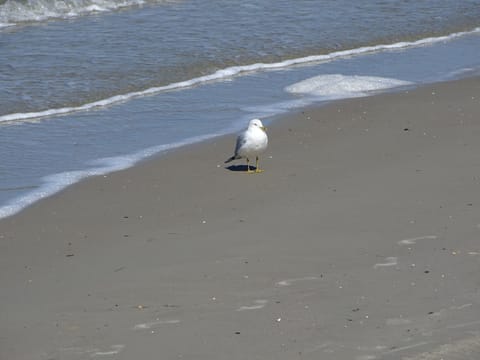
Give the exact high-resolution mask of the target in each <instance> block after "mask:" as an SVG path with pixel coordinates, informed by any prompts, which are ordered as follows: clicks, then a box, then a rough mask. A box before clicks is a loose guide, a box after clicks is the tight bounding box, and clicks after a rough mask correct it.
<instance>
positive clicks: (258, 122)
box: [248, 119, 267, 131]
mask: <svg viewBox="0 0 480 360" xmlns="http://www.w3.org/2000/svg"><path fill="white" fill-rule="evenodd" d="M255 127H258V128H260V129H262V130H263V131H265V130H267V128H266V127H265V126H263V124H262V121H261V120H260V119H253V120H250V122H249V123H248V128H249V129H253V128H255Z"/></svg>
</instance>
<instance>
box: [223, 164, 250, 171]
mask: <svg viewBox="0 0 480 360" xmlns="http://www.w3.org/2000/svg"><path fill="white" fill-rule="evenodd" d="M225 169H227V170H230V171H233V172H247V165H230V166H227V167H226V168H225ZM250 170H253V171H255V170H256V167H255V166H252V165H250Z"/></svg>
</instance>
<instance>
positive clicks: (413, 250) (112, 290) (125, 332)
mask: <svg viewBox="0 0 480 360" xmlns="http://www.w3.org/2000/svg"><path fill="white" fill-rule="evenodd" d="M479 115H480V79H479V78H478V77H476V78H467V79H461V80H456V81H452V82H447V83H436V84H429V85H426V86H421V87H419V88H415V89H412V90H407V91H402V92H395V93H384V94H379V95H375V96H371V97H364V98H355V99H345V100H339V101H335V102H333V103H329V104H326V105H324V106H320V107H316V106H315V105H313V106H310V107H307V108H305V109H303V110H299V111H294V112H293V113H289V114H288V115H285V116H283V115H282V116H280V117H278V120H275V121H274V122H273V124H272V125H271V129H270V131H269V137H270V146H269V149H268V150H267V152H266V153H265V155H264V156H263V157H262V158H261V162H260V165H261V166H262V168H264V169H265V172H264V173H262V174H260V175H245V174H241V173H238V172H236V171H230V170H228V169H225V168H224V167H223V161H224V160H225V159H226V158H227V157H228V156H229V155H231V152H232V151H233V146H234V140H235V136H234V135H228V136H222V137H220V138H217V139H214V140H211V141H207V142H203V143H200V144H192V145H188V146H186V147H182V148H180V149H176V150H174V151H173V152H171V153H169V154H162V155H160V156H158V157H156V158H150V159H147V160H146V161H142V162H141V163H139V164H137V165H135V166H134V167H133V168H129V169H127V170H122V171H120V172H115V173H111V174H108V175H106V176H100V177H95V178H88V179H85V180H83V181H81V182H80V183H77V184H75V185H73V186H71V187H69V188H67V189H65V190H62V191H61V192H60V193H57V194H55V195H53V196H51V197H49V198H47V199H43V200H42V201H40V202H37V203H35V204H33V205H31V206H29V207H28V208H26V209H24V210H23V211H22V212H20V213H18V214H16V215H13V216H11V217H8V218H5V219H1V220H0V240H1V241H0V246H1V252H0V257H1V258H0V286H1V288H2V289H4V291H2V293H1V294H0V303H1V304H2V308H3V310H2V313H1V314H0V318H1V320H2V321H0V358H8V359H12V360H14V359H38V358H40V359H52V358H54V359H57V358H58V359H81V358H102V357H105V356H108V355H107V354H109V355H115V356H116V357H118V358H119V359H130V358H142V359H158V357H159V356H161V357H163V358H179V357H182V358H184V359H186V358H195V359H225V358H230V359H245V358H265V359H297V358H298V359H318V357H319V356H320V357H322V359H375V358H382V359H396V358H399V356H403V357H404V358H409V359H423V358H424V357H422V356H425V354H426V353H427V352H428V353H429V354H433V355H431V358H432V359H437V358H438V359H440V358H441V356H443V357H445V358H448V357H449V356H450V355H451V354H454V353H455V354H460V356H464V357H459V358H460V359H462V358H465V359H467V358H468V357H467V356H468V354H472V353H473V354H477V353H480V338H479V337H478V336H477V335H475V334H474V332H475V331H478V330H479V329H480V317H479V316H478V313H479V308H480V297H479V290H478V284H477V276H476V274H478V256H479V253H480V248H479V245H478V240H477V239H478V232H479V231H480V230H479V227H478V226H479V225H478V222H479V219H478V216H477V215H478V212H477V209H478V206H480V195H479V194H480V192H479V191H478V188H479V186H480V174H479V171H478V165H479V164H480V162H479V161H478V154H479V153H480V145H478V141H477V139H478V134H480V124H478V123H477V120H478V118H479ZM235 164H238V165H243V164H244V163H243V162H237V163H235ZM436 354H437V355H438V356H437V355H436ZM435 356H437V357H435Z"/></svg>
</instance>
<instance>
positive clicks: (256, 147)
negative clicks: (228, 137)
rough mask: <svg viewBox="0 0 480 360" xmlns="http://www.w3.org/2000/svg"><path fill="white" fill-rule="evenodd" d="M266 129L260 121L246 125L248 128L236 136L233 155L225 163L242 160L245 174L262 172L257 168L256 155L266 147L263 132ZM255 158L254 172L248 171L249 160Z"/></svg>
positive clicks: (266, 143)
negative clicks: (245, 166) (245, 164)
mask: <svg viewBox="0 0 480 360" xmlns="http://www.w3.org/2000/svg"><path fill="white" fill-rule="evenodd" d="M266 130H267V129H266V127H265V126H263V124H262V122H261V120H260V119H253V120H250V122H249V123H248V128H247V130H245V131H244V132H243V133H241V134H240V135H238V137H237V144H236V145H235V154H234V155H233V156H232V157H231V158H229V159H227V160H226V161H225V163H229V162H230V161H233V160H237V159H242V158H245V159H247V173H249V174H251V173H254V172H256V173H260V172H263V170H260V168H259V167H258V155H260V154H261V153H263V152H264V151H265V149H266V148H267V145H268V137H267V133H266V132H265V131H266ZM254 156H255V159H256V163H255V171H253V170H250V159H252V158H253V157H254Z"/></svg>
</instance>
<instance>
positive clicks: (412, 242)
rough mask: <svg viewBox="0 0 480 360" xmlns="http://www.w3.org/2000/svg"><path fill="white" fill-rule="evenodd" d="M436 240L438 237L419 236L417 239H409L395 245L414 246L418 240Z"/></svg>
mask: <svg viewBox="0 0 480 360" xmlns="http://www.w3.org/2000/svg"><path fill="white" fill-rule="evenodd" d="M437 238H438V236H436V235H426V236H419V237H415V238H411V239H404V240H400V241H399V242H398V243H397V244H398V245H414V244H416V243H417V241H419V240H435V239H437Z"/></svg>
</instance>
